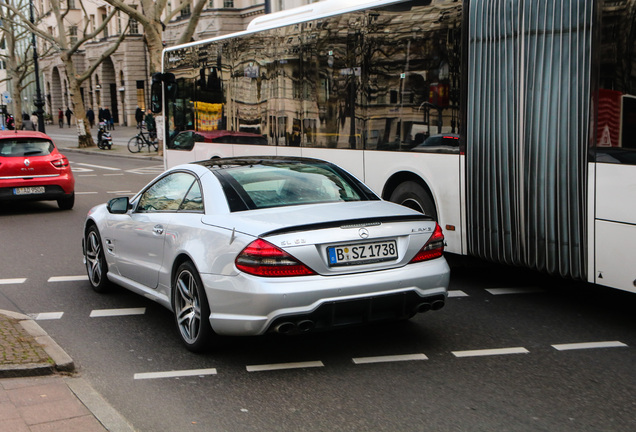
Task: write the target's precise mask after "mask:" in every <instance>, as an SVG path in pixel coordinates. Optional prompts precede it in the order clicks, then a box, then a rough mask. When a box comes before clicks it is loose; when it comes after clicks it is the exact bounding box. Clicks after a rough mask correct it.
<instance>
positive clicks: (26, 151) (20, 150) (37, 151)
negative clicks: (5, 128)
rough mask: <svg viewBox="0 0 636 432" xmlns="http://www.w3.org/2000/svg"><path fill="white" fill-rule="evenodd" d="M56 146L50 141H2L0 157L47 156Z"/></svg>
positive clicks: (18, 139)
mask: <svg viewBox="0 0 636 432" xmlns="http://www.w3.org/2000/svg"><path fill="white" fill-rule="evenodd" d="M54 148H55V146H54V145H53V143H52V142H51V141H49V140H45V139H38V138H15V139H3V140H0V157H1V156H4V157H16V156H46V155H48V154H50V153H51V152H52V151H53V149H54Z"/></svg>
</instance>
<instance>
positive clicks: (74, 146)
mask: <svg viewBox="0 0 636 432" xmlns="http://www.w3.org/2000/svg"><path fill="white" fill-rule="evenodd" d="M45 130H46V132H45V133H46V134H47V135H48V136H50V137H51V138H52V139H53V142H55V144H56V145H57V147H58V148H59V149H60V151H61V152H62V153H71V152H72V153H85V154H95V155H97V154H103V155H109V156H117V157H127V158H142V159H150V160H156V161H160V162H162V161H163V158H162V157H161V156H159V155H158V154H157V152H156V151H154V150H152V151H148V149H147V148H144V149H143V150H142V151H141V152H139V153H131V152H130V151H128V141H129V140H130V138H132V137H134V136H135V135H137V132H138V130H137V128H136V127H135V126H115V130H112V131H110V133H111V136H112V138H113V146H112V148H111V149H110V150H100V149H99V148H98V147H97V146H95V147H89V148H82V149H80V148H79V147H78V139H77V136H78V135H77V127H76V126H75V125H71V127H70V128H69V127H67V126H66V125H64V127H63V128H60V127H59V126H58V125H46V127H45ZM91 135H92V136H93V141H95V143H96V144H97V128H96V127H94V128H92V129H91Z"/></svg>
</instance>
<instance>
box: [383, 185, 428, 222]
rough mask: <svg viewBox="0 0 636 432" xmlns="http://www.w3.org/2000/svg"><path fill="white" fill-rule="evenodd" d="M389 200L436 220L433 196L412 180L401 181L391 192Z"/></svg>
mask: <svg viewBox="0 0 636 432" xmlns="http://www.w3.org/2000/svg"><path fill="white" fill-rule="evenodd" d="M390 201H392V202H394V203H398V204H401V205H403V206H405V207H408V208H411V209H413V210H417V211H418V212H420V213H424V214H425V215H428V216H431V217H432V218H433V219H435V220H437V212H436V211H435V203H434V202H433V198H432V197H431V195H430V194H429V193H428V192H427V191H426V189H424V188H423V187H422V186H421V185H420V184H418V183H416V182H414V181H406V182H404V183H401V184H400V185H399V186H398V187H397V188H395V190H394V191H393V193H392V194H391V198H390Z"/></svg>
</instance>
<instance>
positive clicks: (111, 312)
mask: <svg viewBox="0 0 636 432" xmlns="http://www.w3.org/2000/svg"><path fill="white" fill-rule="evenodd" d="M145 313H146V308H145V307H141V308H125V309H95V310H93V311H91V314H90V317H91V318H102V317H113V316H128V315H143V314H145Z"/></svg>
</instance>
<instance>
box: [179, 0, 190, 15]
mask: <svg viewBox="0 0 636 432" xmlns="http://www.w3.org/2000/svg"><path fill="white" fill-rule="evenodd" d="M185 3H186V5H185V6H183V9H181V16H182V17H184V16H190V14H191V13H192V6H191V4H190V2H189V1H187V2H185Z"/></svg>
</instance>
